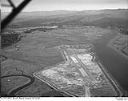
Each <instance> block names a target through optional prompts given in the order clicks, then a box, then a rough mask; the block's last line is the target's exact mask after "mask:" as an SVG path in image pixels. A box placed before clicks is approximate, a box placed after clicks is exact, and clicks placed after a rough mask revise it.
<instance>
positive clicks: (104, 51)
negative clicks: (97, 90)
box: [93, 34, 128, 91]
mask: <svg viewBox="0 0 128 101" xmlns="http://www.w3.org/2000/svg"><path fill="white" fill-rule="evenodd" d="M115 36H116V34H111V35H110V34H108V35H105V36H104V37H103V38H102V39H101V40H98V41H97V42H95V43H93V44H94V46H95V51H96V53H97V55H98V57H99V59H100V61H101V62H102V64H103V65H104V66H105V68H106V69H107V70H108V72H109V73H110V74H111V75H112V76H113V78H114V79H115V80H116V81H117V82H118V83H119V85H120V86H121V87H122V88H123V89H124V90H126V91H128V79H127V77H128V60H127V59H126V58H125V57H123V56H122V55H120V54H118V53H117V52H116V51H115V50H113V49H112V48H110V47H108V46H107V44H108V42H109V41H110V40H111V39H113V38H114V37H115Z"/></svg>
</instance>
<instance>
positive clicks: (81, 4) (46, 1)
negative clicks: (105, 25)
mask: <svg viewBox="0 0 128 101" xmlns="http://www.w3.org/2000/svg"><path fill="white" fill-rule="evenodd" d="M1 1H2V3H6V2H5V1H6V0H1ZM12 1H14V3H15V5H18V4H19V3H20V2H21V1H22V0H12ZM121 8H122V9H123V8H124V9H128V0H32V1H31V2H30V3H29V4H28V5H27V7H25V9H24V10H23V11H26V12H31V11H52V10H77V11H81V10H100V9H121ZM9 10H10V9H9V8H7V7H2V11H5V12H6V11H9Z"/></svg>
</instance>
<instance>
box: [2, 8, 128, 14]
mask: <svg viewBox="0 0 128 101" xmlns="http://www.w3.org/2000/svg"><path fill="white" fill-rule="evenodd" d="M102 10H128V8H106V9H85V10H64V9H62V10H59V9H58V10H37V11H21V13H25V12H26V13H27V12H54V11H78V12H79V11H102ZM9 12H11V11H2V9H1V13H9Z"/></svg>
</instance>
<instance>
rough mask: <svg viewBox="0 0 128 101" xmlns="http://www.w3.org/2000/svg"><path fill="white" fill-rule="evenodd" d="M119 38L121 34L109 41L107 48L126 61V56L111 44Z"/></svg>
mask: <svg viewBox="0 0 128 101" xmlns="http://www.w3.org/2000/svg"><path fill="white" fill-rule="evenodd" d="M120 36H121V34H117V35H116V36H115V37H114V38H113V39H111V40H110V41H109V42H108V44H107V46H108V47H109V48H111V49H113V50H114V51H115V52H117V53H119V54H120V55H121V56H122V57H124V58H125V59H128V56H126V55H125V54H124V53H123V52H122V51H121V50H120V49H117V48H116V47H115V46H114V43H113V42H115V40H116V39H117V38H119V37H120Z"/></svg>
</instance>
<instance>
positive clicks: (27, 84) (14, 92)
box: [1, 74, 35, 97]
mask: <svg viewBox="0 0 128 101" xmlns="http://www.w3.org/2000/svg"><path fill="white" fill-rule="evenodd" d="M11 76H23V77H26V78H29V79H30V82H28V83H26V84H24V85H22V86H20V87H18V88H16V89H14V90H12V91H11V92H10V93H9V96H13V97H14V96H15V94H16V93H17V92H18V91H20V90H21V89H23V88H25V87H27V86H30V85H31V84H32V83H33V82H34V81H35V78H34V77H31V76H28V75H24V74H22V75H7V76H2V77H1V79H2V78H6V77H11Z"/></svg>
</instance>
